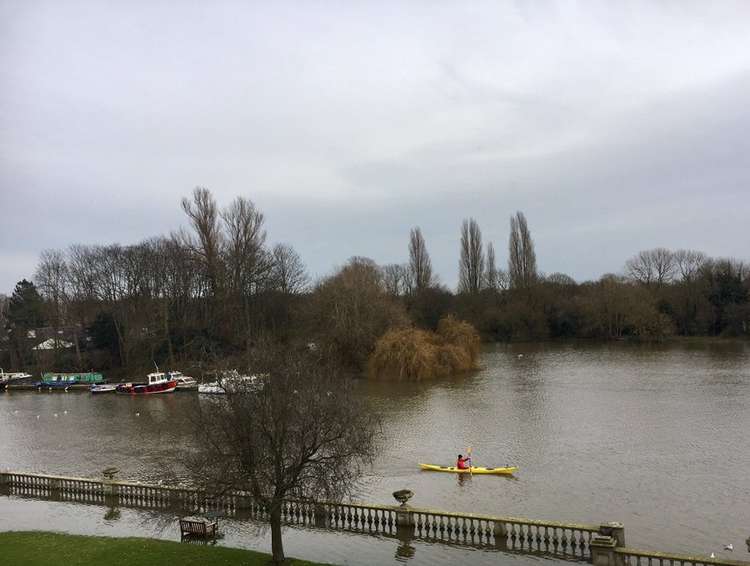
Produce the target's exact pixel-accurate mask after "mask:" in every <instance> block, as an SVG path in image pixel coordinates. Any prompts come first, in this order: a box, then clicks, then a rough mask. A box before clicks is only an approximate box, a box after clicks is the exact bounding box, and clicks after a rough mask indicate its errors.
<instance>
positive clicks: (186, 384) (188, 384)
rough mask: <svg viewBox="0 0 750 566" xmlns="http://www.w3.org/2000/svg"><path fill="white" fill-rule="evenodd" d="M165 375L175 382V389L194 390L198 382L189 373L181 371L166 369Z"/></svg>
mask: <svg viewBox="0 0 750 566" xmlns="http://www.w3.org/2000/svg"><path fill="white" fill-rule="evenodd" d="M167 377H169V378H170V379H174V380H175V381H176V382H177V391H195V390H196V389H198V382H197V381H196V380H195V379H194V378H192V377H190V376H189V375H184V374H183V373H182V372H181V371H168V372H167Z"/></svg>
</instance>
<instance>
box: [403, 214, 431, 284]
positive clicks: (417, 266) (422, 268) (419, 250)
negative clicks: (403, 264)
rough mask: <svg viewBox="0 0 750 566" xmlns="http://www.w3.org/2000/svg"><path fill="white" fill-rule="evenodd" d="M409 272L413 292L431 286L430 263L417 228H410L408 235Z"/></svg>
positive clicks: (420, 233)
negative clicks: (412, 283)
mask: <svg viewBox="0 0 750 566" xmlns="http://www.w3.org/2000/svg"><path fill="white" fill-rule="evenodd" d="M409 271H410V273H411V279H412V281H413V282H414V290H415V291H417V292H419V291H424V290H425V289H427V288H428V287H430V286H431V285H432V284H433V279H432V261H431V260H430V254H428V253H427V246H426V244H425V242H424V237H423V236H422V231H421V230H420V229H419V227H416V228H412V230H411V233H410V235H409Z"/></svg>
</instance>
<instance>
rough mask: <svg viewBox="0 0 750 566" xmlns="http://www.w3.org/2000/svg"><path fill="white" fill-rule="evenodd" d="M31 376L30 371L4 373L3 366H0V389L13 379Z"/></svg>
mask: <svg viewBox="0 0 750 566" xmlns="http://www.w3.org/2000/svg"><path fill="white" fill-rule="evenodd" d="M31 377H32V376H31V374H30V373H23V372H20V371H16V372H11V373H5V371H4V370H3V368H0V389H5V386H6V385H8V384H10V383H11V382H13V381H20V380H22V379H30V378H31Z"/></svg>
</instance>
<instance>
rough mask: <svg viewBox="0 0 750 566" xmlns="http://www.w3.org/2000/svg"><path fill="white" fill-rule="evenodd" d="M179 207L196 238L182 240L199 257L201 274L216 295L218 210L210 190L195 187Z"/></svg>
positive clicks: (218, 281) (218, 280)
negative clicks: (202, 272) (188, 220)
mask: <svg viewBox="0 0 750 566" xmlns="http://www.w3.org/2000/svg"><path fill="white" fill-rule="evenodd" d="M182 209H183V210H184V211H185V214H187V215H188V218H190V223H191V224H192V226H193V230H194V231H195V236H196V238H197V241H196V239H195V238H193V237H186V239H185V243H186V244H187V245H188V246H189V247H190V249H191V250H192V251H193V253H195V254H196V255H197V256H198V257H199V258H200V260H201V264H202V266H203V270H204V275H205V277H206V279H207V282H208V287H209V291H210V293H211V295H212V296H214V297H216V296H218V295H219V288H220V285H221V249H222V233H221V227H220V225H219V209H218V207H217V205H216V200H215V199H214V197H213V195H212V194H211V191H209V190H208V189H207V188H205V187H195V189H194V190H193V199H192V200H190V199H188V198H187V197H186V198H183V199H182Z"/></svg>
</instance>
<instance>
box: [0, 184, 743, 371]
mask: <svg viewBox="0 0 750 566" xmlns="http://www.w3.org/2000/svg"><path fill="white" fill-rule="evenodd" d="M181 206H182V209H183V211H184V212H185V214H186V217H187V219H188V220H189V226H190V229H188V230H179V231H175V232H172V233H170V234H168V235H158V236H155V237H153V238H150V239H147V240H144V241H142V242H140V243H137V244H134V245H128V246H122V245H119V244H109V245H73V246H70V247H69V248H67V249H65V250H45V251H44V252H42V254H41V256H40V259H39V264H38V267H37V269H36V272H35V273H34V275H33V278H32V281H27V280H24V281H22V282H19V284H18V285H17V286H16V289H15V290H14V292H13V294H12V296H11V297H0V326H1V327H2V328H4V329H5V330H6V336H5V337H4V339H3V342H2V349H1V350H2V351H0V363H2V365H4V366H8V367H25V366H29V365H34V364H37V365H38V364H41V363H42V361H40V359H39V354H38V353H36V354H35V353H34V351H33V350H32V348H33V346H34V344H35V342H38V340H39V336H38V335H37V336H31V334H34V332H31V333H30V331H34V330H35V329H39V328H40V327H47V328H48V331H49V335H51V336H54V337H57V336H64V337H65V339H66V340H67V341H68V342H69V343H71V344H72V345H73V346H72V347H71V348H68V349H65V350H64V351H63V350H59V349H54V350H53V354H52V355H53V356H54V359H53V360H44V362H43V363H44V364H51V365H54V366H56V367H55V369H66V368H68V367H69V368H71V369H72V368H76V369H81V368H88V367H97V368H101V369H108V368H141V367H148V366H151V367H153V366H152V364H153V363H154V362H156V363H159V364H167V365H174V364H176V363H178V362H183V363H184V362H186V361H189V362H201V363H206V364H212V363H213V364H216V365H220V364H222V363H229V362H234V363H235V364H238V365H249V361H250V359H251V358H252V356H253V354H254V352H256V351H257V349H258V348H259V346H261V345H262V344H264V343H268V342H271V341H272V342H281V343H302V344H307V345H309V347H311V348H316V349H319V350H321V351H322V352H323V353H325V354H326V355H329V356H330V357H331V358H332V359H335V360H336V361H338V362H340V363H341V365H342V366H344V367H346V368H349V369H351V370H353V371H359V370H362V369H363V368H364V367H365V366H366V364H367V360H368V357H369V356H370V354H371V353H372V351H373V348H374V344H375V342H376V341H377V339H378V338H379V337H381V336H383V335H384V334H385V333H386V331H388V330H389V329H393V328H400V327H408V326H411V325H413V326H416V327H418V328H423V329H428V330H436V329H437V326H438V322H439V321H440V320H441V319H442V318H444V317H445V316H448V315H453V316H455V317H456V318H458V319H461V320H465V321H468V322H470V323H471V324H472V325H473V326H474V327H475V328H476V329H477V330H478V331H479V332H480V334H481V336H482V337H483V338H484V339H485V340H498V341H504V340H544V339H554V338H573V337H580V338H599V339H621V338H628V337H632V338H638V339H647V340H654V339H663V338H665V337H668V336H670V335H683V336H725V335H731V336H747V335H748V334H749V333H750V269H748V266H747V264H745V263H743V262H741V261H739V260H735V259H717V258H710V257H708V256H706V255H705V254H703V253H701V252H698V251H692V250H678V251H672V250H667V249H664V248H656V249H652V250H646V251H642V252H640V253H638V254H637V255H635V256H634V257H632V258H630V259H629V260H627V262H626V263H625V265H624V269H623V272H622V273H621V274H606V275H603V276H602V277H601V278H599V279H598V280H596V281H586V282H582V283H578V282H576V281H575V280H574V279H573V278H572V277H570V276H568V275H565V274H562V273H552V274H544V273H542V272H541V271H539V269H538V267H537V261H536V254H535V250H534V241H533V239H532V236H531V231H530V229H529V226H528V223H527V220H526V218H525V216H524V215H523V213H521V212H518V213H516V214H514V215H513V216H512V217H511V218H510V229H509V235H508V242H507V250H508V256H507V264H506V266H505V267H504V268H503V267H501V266H500V265H499V263H498V260H497V255H496V251H495V247H494V245H493V243H492V242H487V243H486V244H485V243H484V242H483V239H482V232H481V229H480V227H479V225H478V223H477V222H476V221H475V220H474V219H466V220H464V221H463V223H462V225H461V228H460V247H459V264H458V274H459V277H458V288H457V290H456V291H455V292H453V291H451V290H450V289H448V288H447V287H446V286H444V285H442V284H440V282H439V280H438V278H437V277H436V276H435V274H434V273H433V270H432V262H431V260H430V255H429V252H428V246H427V243H426V241H425V238H424V235H423V234H422V231H421V230H420V228H418V227H415V228H413V229H412V230H411V233H410V235H409V241H408V245H407V250H406V251H407V260H406V261H405V262H404V263H402V264H389V265H384V266H379V265H377V264H376V263H375V262H374V261H373V260H371V259H368V258H363V257H353V258H351V259H350V260H349V261H347V262H346V263H345V264H344V265H343V266H342V267H340V268H339V269H337V270H336V271H335V272H334V273H333V274H331V275H330V276H328V277H324V278H322V279H321V280H319V281H315V282H313V281H311V279H310V277H309V275H308V273H307V270H306V268H305V265H304V263H303V261H302V258H301V257H300V256H299V254H298V253H297V252H296V251H295V250H294V248H293V247H292V246H290V245H288V244H276V245H270V244H269V243H268V241H267V234H266V230H265V217H264V215H263V213H262V212H261V211H260V210H258V208H257V207H256V206H255V204H254V203H253V202H252V201H251V200H249V199H247V198H244V197H237V198H236V199H235V200H234V201H232V202H231V203H230V204H229V205H228V206H226V207H224V208H220V207H219V205H218V203H217V202H216V199H215V198H214V196H213V195H212V194H211V192H210V191H209V190H208V189H206V188H203V187H197V188H196V189H195V190H194V191H193V193H192V195H191V196H190V197H189V198H184V199H183V200H182V202H181ZM246 363H247V364H246Z"/></svg>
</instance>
